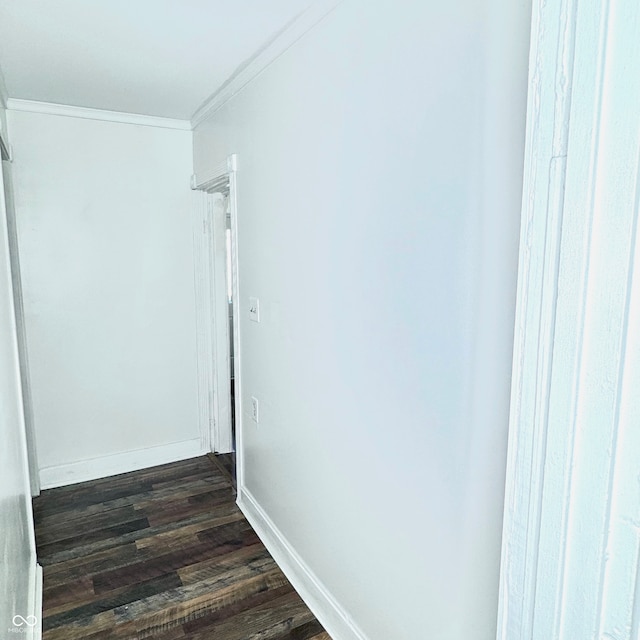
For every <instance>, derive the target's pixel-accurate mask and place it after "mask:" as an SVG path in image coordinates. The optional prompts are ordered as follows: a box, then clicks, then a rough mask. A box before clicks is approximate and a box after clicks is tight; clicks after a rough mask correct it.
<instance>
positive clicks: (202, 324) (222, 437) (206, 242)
mask: <svg viewBox="0 0 640 640" xmlns="http://www.w3.org/2000/svg"><path fill="white" fill-rule="evenodd" d="M236 167H237V159H236V156H235V155H231V156H229V157H228V158H227V160H225V161H224V162H222V163H220V164H219V165H217V166H216V167H214V169H213V170H212V171H211V172H209V173H207V174H206V175H204V176H196V175H193V176H192V177H191V188H192V189H194V190H196V194H195V196H194V203H195V205H194V213H193V233H194V236H193V238H194V256H195V259H194V271H195V284H196V321H197V338H196V342H197V360H198V398H199V400H198V402H199V415H200V430H201V433H204V430H205V429H207V428H208V429H209V431H210V435H209V436H208V446H209V447H210V450H211V451H214V452H216V453H228V452H230V451H232V450H233V440H232V435H231V421H230V407H229V406H228V403H226V402H225V400H226V398H227V397H228V396H229V386H230V381H229V377H230V376H229V372H230V364H229V353H228V348H227V349H226V350H225V349H224V347H225V346H226V345H227V344H228V337H229V336H228V317H227V316H228V314H227V311H226V304H225V305H218V307H222V306H224V307H225V313H224V319H223V322H222V324H221V323H218V322H216V319H217V317H218V316H219V315H220V309H218V310H217V311H216V293H217V289H218V288H219V287H217V286H216V283H218V285H220V284H222V285H224V284H225V283H226V278H225V279H224V280H219V281H217V280H216V276H215V274H216V252H215V246H214V243H215V242H216V240H220V239H221V238H215V237H214V222H215V221H214V218H213V215H214V207H215V203H214V200H213V198H214V194H212V193H211V191H209V188H215V186H216V185H217V184H219V183H223V182H224V183H225V185H228V187H227V189H228V192H229V195H228V197H229V210H230V215H231V251H232V256H231V263H232V269H233V273H232V288H233V299H234V302H235V301H236V300H238V277H237V272H238V268H237V237H236V234H237V220H236V218H237V210H236V202H237V198H236V191H235V190H236V178H235V171H236ZM207 191H208V192H207ZM218 222H220V220H218ZM218 249H220V246H218ZM218 293H222V295H224V299H225V303H226V286H223V290H221V292H218ZM238 322H239V318H238V317H237V315H234V327H233V329H234V336H233V340H234V353H235V354H239V353H240V351H239V332H238V327H237V325H238ZM217 345H219V346H217ZM221 360H222V361H223V362H224V363H226V364H223V365H222V366H220V367H218V366H217V365H218V364H219V363H220V361H221ZM238 361H239V360H238V359H235V362H236V363H237V362H238ZM238 369H239V367H238V366H236V369H235V397H236V400H235V417H236V439H238V433H239V431H240V428H241V427H240V426H239V425H240V423H241V418H240V413H239V407H240V404H239V402H240V400H239V399H240V390H239V387H240V382H239V373H238ZM221 371H224V372H225V376H221V375H220V372H221ZM203 442H204V440H203ZM236 449H238V447H237V446H236ZM240 466H241V463H239V461H237V469H238V475H239V474H240V471H239V469H240Z"/></svg>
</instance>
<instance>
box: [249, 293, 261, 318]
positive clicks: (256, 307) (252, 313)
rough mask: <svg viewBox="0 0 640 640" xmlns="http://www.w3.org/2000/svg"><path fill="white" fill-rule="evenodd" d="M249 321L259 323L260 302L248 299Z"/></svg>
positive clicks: (256, 299)
mask: <svg viewBox="0 0 640 640" xmlns="http://www.w3.org/2000/svg"><path fill="white" fill-rule="evenodd" d="M249 320H253V321H254V322H260V300H258V298H249Z"/></svg>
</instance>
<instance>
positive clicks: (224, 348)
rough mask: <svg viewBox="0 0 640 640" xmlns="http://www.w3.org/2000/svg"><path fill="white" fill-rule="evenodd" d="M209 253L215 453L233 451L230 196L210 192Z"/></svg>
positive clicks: (208, 199)
mask: <svg viewBox="0 0 640 640" xmlns="http://www.w3.org/2000/svg"><path fill="white" fill-rule="evenodd" d="M207 201H208V205H209V222H210V226H209V228H210V230H211V235H210V237H209V253H210V262H209V264H210V267H211V283H212V287H211V292H212V297H213V300H212V301H213V313H212V314H211V316H210V317H211V319H212V320H213V322H212V333H213V342H214V345H215V346H214V360H213V361H214V363H215V365H217V366H214V371H213V373H214V385H213V390H214V410H215V414H214V415H215V421H214V430H213V450H214V451H215V452H216V453H230V452H231V451H233V432H232V411H231V354H230V349H229V301H228V297H227V296H228V292H227V272H226V270H227V259H226V258H227V242H226V240H227V239H226V228H227V196H226V195H223V194H221V193H210V194H208V198H207Z"/></svg>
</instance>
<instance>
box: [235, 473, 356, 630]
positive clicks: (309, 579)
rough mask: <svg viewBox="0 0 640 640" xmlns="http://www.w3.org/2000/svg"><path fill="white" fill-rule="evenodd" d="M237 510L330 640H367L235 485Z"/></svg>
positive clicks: (248, 495) (253, 501) (244, 491)
mask: <svg viewBox="0 0 640 640" xmlns="http://www.w3.org/2000/svg"><path fill="white" fill-rule="evenodd" d="M238 487H239V491H238V506H239V507H240V509H241V511H242V513H243V514H244V515H245V517H246V518H247V520H248V521H249V523H250V524H251V526H252V527H253V528H254V529H255V531H256V533H257V534H258V536H259V537H260V539H261V540H262V542H263V543H264V546H265V547H266V548H267V550H268V551H269V553H270V554H271V555H272V556H273V558H274V560H275V561H276V562H277V564H278V566H279V567H280V568H281V569H282V572H283V573H284V574H285V576H287V578H288V579H289V581H290V582H291V584H292V585H293V587H294V588H295V590H296V591H297V592H298V594H299V595H300V597H301V598H302V599H303V600H304V601H305V603H306V604H307V606H308V607H309V609H311V611H312V612H313V614H314V615H315V616H316V618H318V620H319V621H320V624H322V626H323V627H324V628H325V629H326V631H327V633H328V634H329V635H330V636H331V637H332V638H333V640H367V636H366V635H365V634H364V632H363V631H362V630H361V629H360V628H359V627H358V625H357V624H356V623H355V622H354V621H353V620H352V619H351V617H350V616H349V614H348V613H347V612H346V611H345V610H344V609H343V608H342V607H341V606H340V604H339V603H338V601H337V600H336V599H335V598H334V597H333V595H332V594H331V592H330V591H329V590H328V589H327V587H326V586H325V585H324V584H323V583H322V581H321V580H320V579H319V578H318V576H316V574H315V573H314V572H313V571H312V570H311V568H310V567H309V566H308V565H307V564H306V563H305V561H304V560H303V559H302V558H301V557H300V555H299V554H298V552H297V551H296V550H295V549H294V547H293V546H292V545H291V543H290V542H289V541H288V540H287V538H286V537H285V536H284V534H283V533H282V532H281V531H280V530H279V529H278V527H277V526H276V525H275V524H274V522H273V521H272V520H271V518H269V516H268V515H267V513H266V512H265V511H264V510H263V509H262V507H261V506H260V505H259V504H258V501H257V500H256V499H255V498H254V497H253V496H252V495H251V493H250V492H249V491H247V489H246V487H244V486H241V485H238Z"/></svg>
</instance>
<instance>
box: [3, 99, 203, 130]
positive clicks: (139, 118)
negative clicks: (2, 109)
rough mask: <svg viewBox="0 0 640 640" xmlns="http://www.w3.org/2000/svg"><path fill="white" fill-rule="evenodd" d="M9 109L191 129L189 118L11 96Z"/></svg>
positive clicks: (146, 125)
mask: <svg viewBox="0 0 640 640" xmlns="http://www.w3.org/2000/svg"><path fill="white" fill-rule="evenodd" d="M7 109H8V110H9V111H26V112H29V113H44V114H47V115H52V116H65V117H69V118H83V119H86V120H102V121H104V122H117V123H120V124H137V125H142V126H145V127H159V128H161V129H177V130H179V131H191V123H190V122H189V121H188V120H176V119H173V118H161V117H158V116H146V115H141V114H137V113H125V112H122V111H107V110H104V109H91V108H89V107H74V106H71V105H65V104H55V103H53V102H37V101H35V100H19V99H17V98H9V100H8V101H7Z"/></svg>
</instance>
